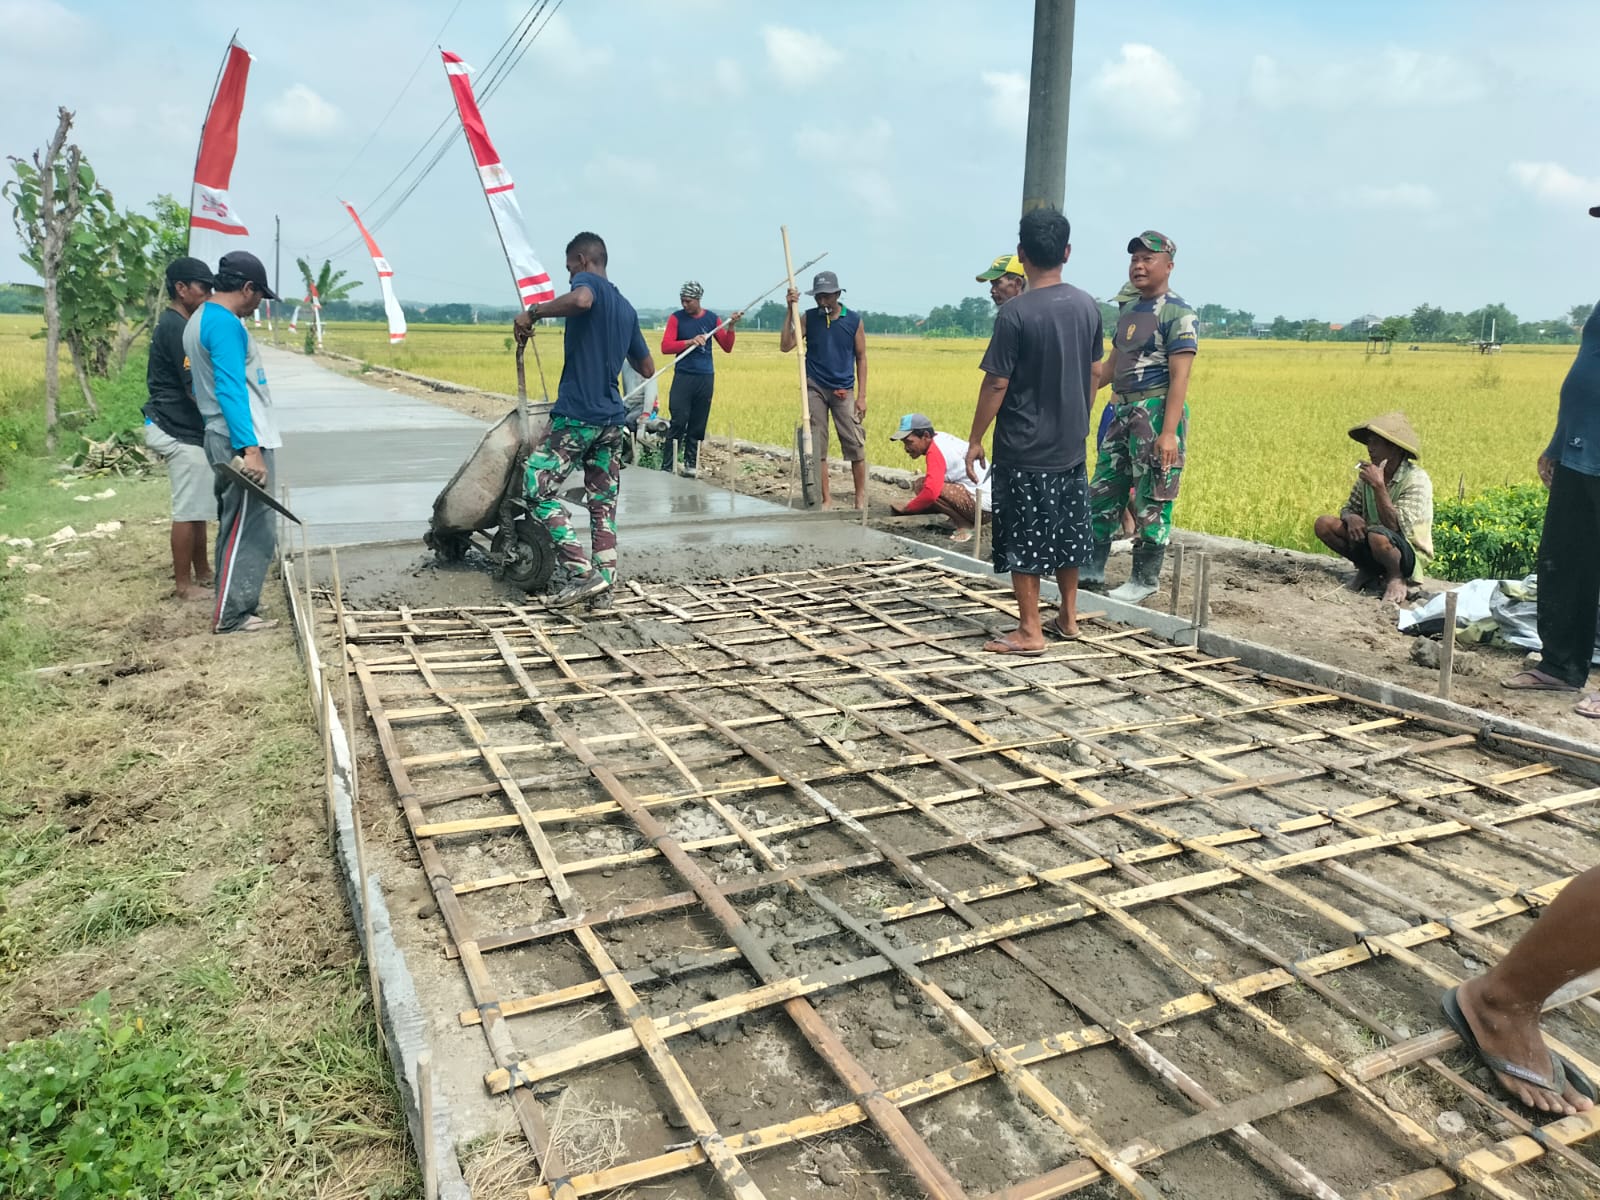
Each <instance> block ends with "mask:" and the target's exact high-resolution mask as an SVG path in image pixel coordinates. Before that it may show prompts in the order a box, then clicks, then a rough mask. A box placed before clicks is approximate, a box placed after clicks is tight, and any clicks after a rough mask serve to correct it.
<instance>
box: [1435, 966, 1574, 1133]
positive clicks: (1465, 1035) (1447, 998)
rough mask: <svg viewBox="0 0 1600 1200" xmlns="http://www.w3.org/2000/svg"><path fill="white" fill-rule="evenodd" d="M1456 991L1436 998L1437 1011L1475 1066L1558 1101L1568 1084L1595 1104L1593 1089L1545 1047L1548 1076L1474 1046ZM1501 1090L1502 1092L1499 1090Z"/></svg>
mask: <svg viewBox="0 0 1600 1200" xmlns="http://www.w3.org/2000/svg"><path fill="white" fill-rule="evenodd" d="M1458 990H1459V989H1458V988H1451V989H1450V990H1449V991H1447V992H1446V993H1445V994H1444V995H1443V996H1441V997H1440V998H1439V1008H1440V1009H1441V1010H1442V1011H1443V1013H1444V1019H1445V1022H1446V1023H1447V1024H1448V1025H1449V1026H1450V1028H1451V1029H1453V1030H1455V1032H1456V1036H1457V1037H1459V1038H1460V1039H1461V1044H1462V1045H1463V1046H1465V1047H1466V1048H1467V1049H1468V1050H1470V1051H1472V1053H1473V1055H1474V1056H1475V1057H1476V1058H1477V1060H1478V1061H1479V1062H1481V1063H1482V1064H1483V1065H1484V1066H1486V1067H1488V1068H1489V1069H1490V1070H1491V1071H1497V1072H1499V1073H1500V1074H1501V1075H1509V1076H1511V1078H1513V1079H1520V1080H1521V1081H1522V1082H1523V1083H1526V1084H1529V1085H1530V1086H1532V1087H1536V1088H1538V1089H1539V1090H1540V1091H1541V1092H1549V1093H1551V1094H1552V1095H1554V1096H1557V1097H1559V1096H1560V1095H1561V1094H1562V1093H1563V1092H1565V1091H1566V1085H1567V1084H1569V1083H1570V1084H1571V1085H1572V1090H1573V1091H1575V1092H1577V1093H1578V1094H1579V1095H1580V1096H1584V1097H1587V1098H1588V1099H1589V1100H1590V1101H1591V1102H1593V1101H1594V1100H1595V1098H1596V1096H1595V1087H1594V1084H1593V1082H1591V1081H1590V1079H1589V1077H1588V1076H1587V1075H1585V1074H1584V1073H1583V1072H1582V1071H1580V1070H1579V1069H1578V1068H1577V1067H1576V1066H1574V1065H1573V1064H1572V1063H1571V1062H1569V1061H1567V1060H1566V1059H1565V1058H1563V1057H1562V1056H1561V1055H1559V1054H1557V1053H1556V1052H1555V1051H1554V1050H1551V1049H1550V1048H1549V1047H1548V1046H1547V1047H1545V1051H1546V1053H1548V1054H1549V1055H1550V1074H1549V1075H1540V1074H1539V1073H1538V1072H1537V1071H1535V1070H1533V1069H1532V1068H1531V1067H1525V1066H1523V1065H1522V1064H1521V1063H1514V1062H1512V1061H1511V1060H1510V1059H1505V1058H1501V1057H1500V1056H1499V1055H1498V1054H1490V1053H1489V1052H1488V1051H1487V1050H1485V1049H1484V1048H1483V1047H1482V1046H1480V1045H1478V1038H1477V1035H1476V1034H1474V1033H1473V1032H1472V1026H1471V1025H1469V1024H1467V1014H1466V1013H1464V1012H1462V1011H1461V1001H1460V1000H1459V999H1458V998H1457V997H1456V992H1457V991H1458ZM1501 1090H1502V1091H1504V1090H1505V1089H1504V1088H1502V1089H1501ZM1506 1095H1507V1096H1508V1097H1509V1098H1510V1099H1511V1100H1512V1101H1514V1102H1515V1103H1517V1104H1518V1105H1519V1106H1521V1107H1524V1108H1526V1107H1528V1106H1527V1105H1524V1104H1522V1102H1521V1101H1520V1100H1517V1098H1516V1097H1515V1096H1512V1095H1511V1093H1510V1092H1507V1093H1506ZM1530 1111H1533V1112H1538V1113H1540V1114H1542V1115H1552V1116H1553V1115H1554V1114H1544V1110H1543V1109H1531V1110H1530Z"/></svg>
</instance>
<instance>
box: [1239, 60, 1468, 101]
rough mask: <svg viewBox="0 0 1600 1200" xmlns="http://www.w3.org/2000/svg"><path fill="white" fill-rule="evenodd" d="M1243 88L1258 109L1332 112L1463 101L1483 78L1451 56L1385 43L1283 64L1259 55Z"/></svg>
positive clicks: (1252, 62) (1253, 62) (1251, 65)
mask: <svg viewBox="0 0 1600 1200" xmlns="http://www.w3.org/2000/svg"><path fill="white" fill-rule="evenodd" d="M1246 90H1247V91H1248V92H1249V94H1250V97H1251V98H1252V99H1253V100H1255V102H1256V103H1257V104H1259V105H1261V106H1262V107H1263V108H1292V107H1304V108H1319V109H1325V110H1328V111H1337V110H1340V109H1345V108H1353V107H1357V106H1377V107H1380V108H1433V107H1439V106H1441V105H1453V104H1463V103H1466V102H1468V101H1471V100H1476V99H1478V98H1480V97H1481V96H1482V94H1483V83H1482V81H1481V80H1480V79H1479V78H1478V75H1477V72H1476V71H1474V70H1473V69H1472V68H1471V67H1470V66H1468V65H1467V64H1466V63H1464V62H1462V61H1461V60H1460V59H1458V58H1454V57H1452V56H1451V55H1448V54H1436V53H1433V52H1430V51H1423V50H1410V49H1406V48H1405V47H1402V46H1386V47H1385V48H1384V49H1382V50H1380V51H1377V52H1376V53H1373V54H1367V55H1363V56H1361V57H1359V58H1352V59H1344V60H1335V61H1327V60H1319V61H1317V62H1314V63H1311V62H1307V63H1291V64H1289V65H1287V66H1285V65H1282V64H1280V63H1279V62H1278V60H1277V59H1275V58H1272V57H1271V56H1270V55H1265V54H1258V55H1256V57H1255V58H1254V59H1253V60H1252V61H1251V63H1250V75H1249V78H1248V81H1247V83H1246Z"/></svg>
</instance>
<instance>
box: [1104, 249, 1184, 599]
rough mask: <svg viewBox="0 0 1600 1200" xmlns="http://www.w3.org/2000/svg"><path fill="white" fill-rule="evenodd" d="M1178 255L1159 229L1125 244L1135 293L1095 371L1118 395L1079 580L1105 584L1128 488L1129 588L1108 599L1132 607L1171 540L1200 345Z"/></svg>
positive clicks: (1156, 575)
mask: <svg viewBox="0 0 1600 1200" xmlns="http://www.w3.org/2000/svg"><path fill="white" fill-rule="evenodd" d="M1177 250H1178V246H1177V243H1176V242H1174V241H1173V240H1172V239H1171V238H1169V237H1168V236H1167V235H1166V234H1164V233H1157V232H1156V231H1155V230H1154V229H1147V230H1145V231H1144V232H1143V233H1141V234H1139V235H1138V236H1137V237H1134V238H1130V239H1129V240H1128V282H1129V284H1131V285H1132V287H1133V289H1134V291H1135V292H1137V295H1136V296H1135V297H1133V298H1132V299H1131V300H1127V301H1124V302H1123V303H1122V305H1121V312H1120V313H1119V315H1118V317H1117V325H1116V333H1115V335H1114V336H1113V338H1112V343H1111V353H1110V355H1108V356H1107V357H1106V359H1105V360H1104V361H1103V362H1101V363H1100V365H1099V367H1098V368H1097V374H1096V386H1098V387H1104V386H1105V385H1106V384H1108V383H1109V384H1110V385H1111V390H1112V392H1113V393H1114V396H1113V399H1112V402H1111V406H1110V407H1111V420H1110V423H1109V424H1108V425H1107V426H1106V428H1105V435H1104V438H1103V440H1102V441H1101V443H1100V455H1099V459H1098V461H1097V462H1096V463H1095V469H1094V479H1093V481H1092V482H1091V483H1090V484H1089V506H1090V508H1091V510H1092V511H1093V513H1094V555H1093V557H1092V558H1091V559H1090V561H1089V563H1088V565H1087V566H1085V567H1084V568H1083V572H1082V574H1081V576H1080V577H1079V582H1080V583H1082V584H1083V586H1084V587H1088V588H1101V587H1104V586H1105V580H1106V559H1107V558H1109V557H1110V554H1111V540H1112V538H1113V537H1114V536H1115V535H1116V533H1117V530H1118V529H1119V528H1120V527H1121V525H1122V514H1123V509H1124V508H1125V507H1128V506H1129V504H1128V493H1129V489H1132V491H1133V503H1132V506H1131V507H1132V508H1133V515H1134V525H1135V527H1136V528H1135V533H1136V536H1137V540H1136V541H1135V542H1134V544H1133V570H1132V572H1131V573H1130V575H1129V577H1128V582H1127V583H1125V584H1123V585H1122V586H1121V587H1119V588H1117V589H1116V590H1115V591H1113V592H1112V593H1111V596H1112V598H1113V599H1116V600H1125V601H1127V602H1128V603H1130V604H1137V603H1138V602H1139V601H1140V600H1143V599H1145V598H1146V597H1147V596H1149V595H1151V594H1152V593H1153V592H1154V591H1155V590H1156V588H1157V587H1158V586H1159V585H1160V580H1161V562H1162V560H1163V559H1164V558H1165V557H1166V553H1167V542H1168V540H1169V539H1170V538H1171V536H1172V505H1173V502H1174V501H1175V500H1177V498H1178V485H1179V483H1180V482H1181V480H1182V476H1183V464H1184V442H1185V436H1186V434H1187V431H1188V424H1189V408H1188V396H1189V373H1190V371H1191V369H1192V368H1193V367H1194V356H1195V354H1196V353H1197V352H1198V351H1199V349H1200V337H1199V331H1200V323H1199V319H1198V318H1197V317H1196V315H1195V311H1194V309H1192V308H1190V307H1189V305H1188V304H1187V303H1186V302H1185V301H1184V299H1183V297H1182V296H1179V295H1178V294H1177V293H1175V292H1172V291H1169V290H1168V289H1167V283H1168V281H1169V280H1170V279H1171V278H1172V259H1173V255H1175V254H1176V253H1177Z"/></svg>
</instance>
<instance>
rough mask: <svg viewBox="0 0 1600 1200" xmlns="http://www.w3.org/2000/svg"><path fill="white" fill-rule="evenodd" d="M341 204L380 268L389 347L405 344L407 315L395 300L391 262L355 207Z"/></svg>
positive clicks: (379, 288) (379, 281)
mask: <svg viewBox="0 0 1600 1200" xmlns="http://www.w3.org/2000/svg"><path fill="white" fill-rule="evenodd" d="M340 203H341V204H343V205H344V208H345V211H346V212H348V213H349V214H350V219H351V220H352V221H354V222H355V223H356V228H357V229H359V230H360V231H361V240H362V241H364V242H366V243H367V253H368V254H370V255H372V265H373V266H375V267H377V268H378V290H379V291H380V292H382V293H383V315H384V316H386V317H388V318H389V345H391V346H393V345H394V344H395V343H396V342H403V341H405V340H406V315H405V313H403V312H401V311H400V301H398V300H396V299H395V298H394V269H393V268H392V267H390V266H389V260H388V259H386V258H385V257H384V256H383V253H382V251H380V250H379V249H378V243H377V242H375V241H373V240H372V235H371V234H370V233H368V232H367V227H366V226H365V225H363V224H362V223H361V218H360V217H358V216H356V210H355V206H354V205H352V204H350V202H349V201H346V200H341V201H340Z"/></svg>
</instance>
